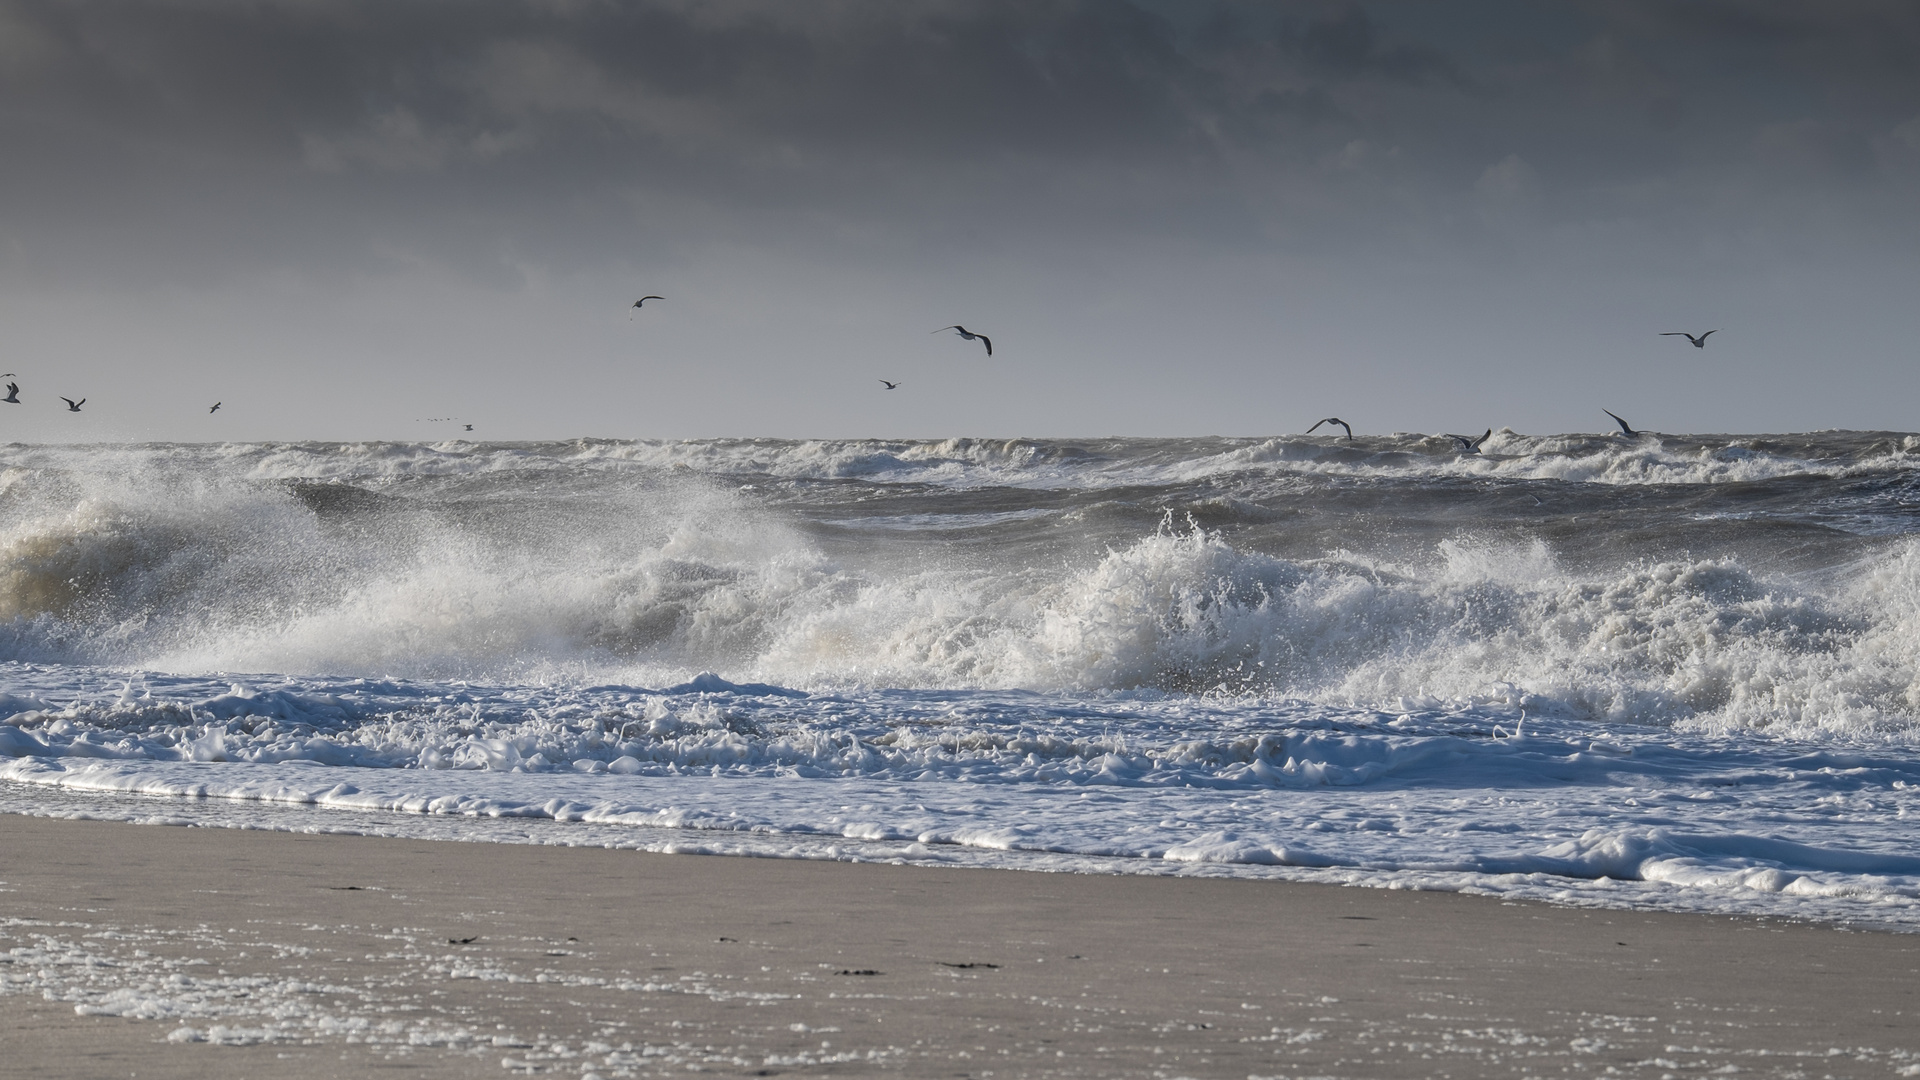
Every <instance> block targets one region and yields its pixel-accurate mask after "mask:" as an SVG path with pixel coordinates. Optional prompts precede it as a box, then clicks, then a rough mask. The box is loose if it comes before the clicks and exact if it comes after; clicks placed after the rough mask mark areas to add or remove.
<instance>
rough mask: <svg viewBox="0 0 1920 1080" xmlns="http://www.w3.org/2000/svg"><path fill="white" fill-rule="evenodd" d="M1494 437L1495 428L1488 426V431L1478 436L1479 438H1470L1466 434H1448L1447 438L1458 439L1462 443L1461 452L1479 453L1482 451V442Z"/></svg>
mask: <svg viewBox="0 0 1920 1080" xmlns="http://www.w3.org/2000/svg"><path fill="white" fill-rule="evenodd" d="M1492 437H1493V429H1492V428H1488V429H1487V430H1486V433H1485V434H1483V435H1481V436H1480V437H1479V438H1477V439H1469V438H1467V437H1466V436H1465V435H1448V436H1447V438H1449V439H1454V440H1457V441H1458V442H1459V443H1460V452H1461V453H1463V454H1477V453H1479V452H1480V444H1481V443H1483V442H1486V441H1487V440H1488V439H1490V438H1492Z"/></svg>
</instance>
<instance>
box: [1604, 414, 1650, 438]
mask: <svg viewBox="0 0 1920 1080" xmlns="http://www.w3.org/2000/svg"><path fill="white" fill-rule="evenodd" d="M1600 411H1601V412H1603V413H1606V414H1607V415H1608V416H1612V417H1613V422H1614V423H1616V424H1619V425H1620V434H1622V435H1626V436H1628V437H1632V436H1635V435H1638V434H1640V433H1639V432H1637V431H1635V430H1633V428H1632V427H1631V426H1630V425H1628V423H1627V422H1626V421H1625V420H1622V419H1620V418H1619V417H1618V416H1615V415H1614V412H1613V410H1611V409H1601V410H1600Z"/></svg>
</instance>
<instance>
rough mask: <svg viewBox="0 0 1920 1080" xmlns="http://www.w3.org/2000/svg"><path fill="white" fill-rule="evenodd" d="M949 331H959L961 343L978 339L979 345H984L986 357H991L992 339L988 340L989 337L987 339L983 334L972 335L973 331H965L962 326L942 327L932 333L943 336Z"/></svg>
mask: <svg viewBox="0 0 1920 1080" xmlns="http://www.w3.org/2000/svg"><path fill="white" fill-rule="evenodd" d="M949 330H958V331H960V338H961V340H963V341H972V340H974V339H975V338H978V339H980V343H981V344H982V345H985V346H986V347H987V355H988V356H992V355H993V339H992V338H989V337H988V336H987V335H985V334H976V333H974V332H973V331H971V330H969V329H967V328H966V327H964V326H959V325H954V326H943V327H941V328H940V329H938V330H935V331H934V333H936V334H944V333H946V332H947V331H949Z"/></svg>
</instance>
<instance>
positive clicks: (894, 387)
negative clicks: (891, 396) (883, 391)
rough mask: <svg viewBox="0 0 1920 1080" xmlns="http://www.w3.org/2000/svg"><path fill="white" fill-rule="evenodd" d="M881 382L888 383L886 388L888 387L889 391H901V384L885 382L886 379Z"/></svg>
mask: <svg viewBox="0 0 1920 1080" xmlns="http://www.w3.org/2000/svg"><path fill="white" fill-rule="evenodd" d="M880 381H881V382H883V383H886V386H887V389H889V390H898V389H900V384H899V383H897V382H887V380H885V379H881V380H880Z"/></svg>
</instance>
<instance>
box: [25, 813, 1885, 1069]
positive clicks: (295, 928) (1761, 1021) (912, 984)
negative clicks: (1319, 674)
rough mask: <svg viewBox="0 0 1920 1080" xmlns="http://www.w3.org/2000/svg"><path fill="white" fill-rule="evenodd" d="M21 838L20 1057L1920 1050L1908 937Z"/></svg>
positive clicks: (180, 832) (934, 1058)
mask: <svg viewBox="0 0 1920 1080" xmlns="http://www.w3.org/2000/svg"><path fill="white" fill-rule="evenodd" d="M0 860H3V861H0V865H3V866H4V871H3V872H0V934H4V937H5V941H4V944H3V945H0V948H4V950H6V954H5V956H4V958H3V959H4V964H0V987H4V989H5V991H6V993H7V995H8V996H7V1002H6V1009H5V1013H4V1017H5V1018H4V1020H0V1042H3V1043H4V1045H5V1047H6V1054H5V1063H4V1065H0V1072H4V1073H5V1074H6V1075H8V1076H22V1077H24V1076H36V1077H59V1076H72V1077H81V1076H85V1077H103V1076H139V1077H173V1076H179V1077H190V1076H213V1077H253V1076H284V1077H334V1076H341V1077H348V1076H382V1075H398V1074H404V1075H419V1076H449V1077H452V1076H461V1077H466V1076H475V1075H487V1074H490V1073H492V1072H494V1071H496V1070H499V1071H501V1072H503V1073H509V1074H511V1073H522V1072H525V1073H547V1074H551V1075H565V1076H582V1077H585V1076H594V1075H597V1076H600V1077H603V1078H611V1077H616V1076H654V1075H666V1074H683V1073H686V1072H688V1071H690V1070H700V1071H707V1072H713V1073H718V1074H721V1075H756V1076H760V1075H777V1074H783V1073H795V1074H803V1075H809V1074H810V1075H873V1076H947V1077H959V1076H977V1077H989V1076H999V1077H1009V1076H1102V1077H1107V1076H1141V1077H1151V1076H1232V1077H1251V1076H1287V1077H1295V1076H1299V1077H1305V1076H1340V1077H1347V1076H1351V1077H1377V1076H1532V1075H1562V1074H1565V1075H1593V1074H1599V1073H1605V1072H1609V1071H1612V1070H1619V1071H1620V1072H1621V1073H1622V1074H1625V1075H1637V1076H1665V1075H1671V1076H1692V1075H1705V1074H1708V1073H1713V1072H1716V1071H1718V1072H1720V1073H1727V1074H1731V1073H1732V1072H1733V1071H1734V1070H1736V1069H1737V1070H1738V1073H1739V1074H1740V1075H1758V1076H1896V1075H1912V1074H1914V1073H1916V1072H1920V1035H1916V1032H1920V1023H1916V1022H1915V1016H1914V1014H1915V1011H1916V1008H1920V937H1916V936H1911V935H1904V934H1887V933H1876V932H1859V931H1848V930H1842V929H1836V928H1830V927H1821V926H1810V925H1793V924H1782V923H1777V922H1769V921H1762V920H1752V919H1736V918H1723V917H1713V916H1689V915H1669V914H1645V913H1633V912H1622V911H1586V910H1569V909H1562V908H1554V907H1548V906H1542V905H1532V904H1516V903H1512V902H1503V901H1499V900H1493V899H1488V898H1480V897H1472V896H1461V895H1455V894H1446V893H1418V892H1405V891H1389V890H1378V889H1360V888H1333V887H1326V886H1316V885H1301V884H1292V883H1280V882H1259V881H1233V880H1194V879H1172V878H1144V877H1102V876H1093V875H1075V874H1041V873H1022V872H1012V871H992V870H957V871H944V870H933V869H927V868H923V867H904V866H884V865H865V864H844V863H825V862H808V861H798V860H776V859H745V858H712V857H701V856H679V855H652V854H642V853H635V852H622V851H606V850H598V849H560V848H551V847H537V846H523V845H505V844H479V843H443V842H426V841H417V840H394V839H372V838H363V837H350V836H337V835H304V834H292V833H275V832H263V831H243V830H226V829H200V828H169V827H160V826H141V825H126V824H112V823H100V822H76V821H52V820H43V819H37V818H29V817H17V816H9V817H6V818H4V820H0Z"/></svg>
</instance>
